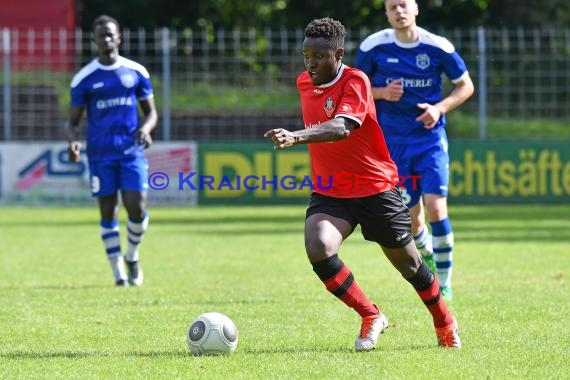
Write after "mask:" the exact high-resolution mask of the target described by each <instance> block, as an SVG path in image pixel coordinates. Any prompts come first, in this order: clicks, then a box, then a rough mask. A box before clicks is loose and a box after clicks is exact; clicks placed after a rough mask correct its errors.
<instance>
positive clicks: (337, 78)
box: [315, 63, 346, 88]
mask: <svg viewBox="0 0 570 380" xmlns="http://www.w3.org/2000/svg"><path fill="white" fill-rule="evenodd" d="M345 67H346V65H345V64H344V63H341V65H340V68H339V69H338V72H337V73H336V76H335V77H334V78H333V80H331V81H330V82H328V83H325V84H320V85H318V86H315V87H317V88H327V87H330V86H332V85H333V84H335V83H336V82H338V80H339V79H340V77H341V76H342V73H343V72H344V68H345Z"/></svg>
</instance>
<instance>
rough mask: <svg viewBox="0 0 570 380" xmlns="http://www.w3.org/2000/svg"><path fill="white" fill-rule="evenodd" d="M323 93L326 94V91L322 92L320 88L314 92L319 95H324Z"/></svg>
mask: <svg viewBox="0 0 570 380" xmlns="http://www.w3.org/2000/svg"><path fill="white" fill-rule="evenodd" d="M323 92H324V91H323V90H321V89H320V88H315V89H314V90H313V93H315V94H318V95H320V94H322V93H323Z"/></svg>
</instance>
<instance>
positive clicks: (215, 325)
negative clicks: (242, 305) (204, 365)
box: [186, 312, 238, 355]
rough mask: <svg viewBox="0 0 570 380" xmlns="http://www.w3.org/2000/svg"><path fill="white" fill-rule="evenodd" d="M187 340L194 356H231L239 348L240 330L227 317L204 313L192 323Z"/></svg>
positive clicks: (214, 313)
mask: <svg viewBox="0 0 570 380" xmlns="http://www.w3.org/2000/svg"><path fill="white" fill-rule="evenodd" d="M186 340H187V342H188V347H189V348H190V352H192V355H220V354H231V353H233V352H234V351H235V349H236V347H237V343H238V330H237V328H236V325H235V323H234V322H233V321H232V320H231V319H230V318H229V317H228V316H227V315H225V314H222V313H217V312H210V313H204V314H202V315H200V316H199V317H198V318H196V319H195V320H194V321H192V323H191V324H190V327H189V328H188V334H186Z"/></svg>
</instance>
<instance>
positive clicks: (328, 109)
mask: <svg viewBox="0 0 570 380" xmlns="http://www.w3.org/2000/svg"><path fill="white" fill-rule="evenodd" d="M334 108H335V104H334V101H333V100H332V98H331V97H330V96H329V98H328V99H327V101H326V103H325V113H326V114H327V116H328V117H331V116H332V114H333V112H334Z"/></svg>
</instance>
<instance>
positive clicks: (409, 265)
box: [305, 214, 422, 279]
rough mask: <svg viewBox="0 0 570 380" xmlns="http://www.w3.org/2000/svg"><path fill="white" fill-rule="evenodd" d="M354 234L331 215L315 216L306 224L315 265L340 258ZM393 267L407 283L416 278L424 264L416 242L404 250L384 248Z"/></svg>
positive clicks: (340, 220)
mask: <svg viewBox="0 0 570 380" xmlns="http://www.w3.org/2000/svg"><path fill="white" fill-rule="evenodd" d="M351 232H352V227H351V226H350V224H349V223H348V222H347V221H346V220H344V219H340V218H335V217H333V216H330V215H327V214H313V215H311V216H310V217H309V218H308V219H307V221H306V222H305V249H306V251H307V256H308V258H309V261H310V262H311V263H314V262H318V261H322V260H325V259H327V258H329V257H331V256H332V255H334V254H337V253H338V252H339V249H340V245H341V244H342V242H343V241H344V239H346V238H347V237H348V236H349V235H350V234H351ZM382 250H383V251H384V254H385V255H386V257H387V258H388V260H390V262H391V263H392V265H393V266H394V267H395V268H396V269H397V270H398V272H400V273H401V274H402V276H403V277H404V278H406V279H408V278H411V277H413V276H414V275H415V274H416V272H417V271H418V268H419V267H420V264H421V262H422V261H421V258H420V254H419V252H418V250H417V248H416V245H415V244H414V242H413V241H412V242H410V243H409V244H408V245H406V246H405V247H402V248H386V247H382Z"/></svg>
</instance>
